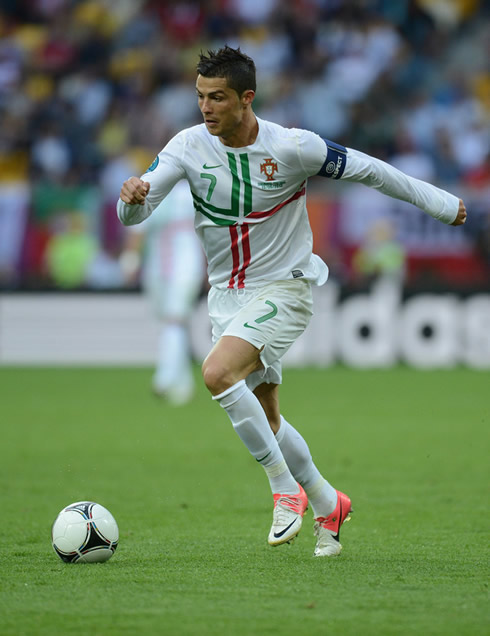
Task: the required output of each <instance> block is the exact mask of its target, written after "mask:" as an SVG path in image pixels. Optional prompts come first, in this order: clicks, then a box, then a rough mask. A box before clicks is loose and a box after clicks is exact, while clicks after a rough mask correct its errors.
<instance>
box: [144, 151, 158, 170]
mask: <svg viewBox="0 0 490 636" xmlns="http://www.w3.org/2000/svg"><path fill="white" fill-rule="evenodd" d="M159 161H160V160H159V159H158V155H157V156H156V157H155V159H153V161H152V162H151V163H150V165H149V166H148V170H147V171H146V172H153V170H155V168H156V167H157V166H158V162H159Z"/></svg>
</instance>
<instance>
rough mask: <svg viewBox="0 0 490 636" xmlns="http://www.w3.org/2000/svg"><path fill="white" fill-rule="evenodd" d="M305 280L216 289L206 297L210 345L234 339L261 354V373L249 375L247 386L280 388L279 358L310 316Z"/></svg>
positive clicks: (309, 293)
mask: <svg viewBox="0 0 490 636" xmlns="http://www.w3.org/2000/svg"><path fill="white" fill-rule="evenodd" d="M312 309H313V300H312V293H311V286H310V283H309V282H308V281H307V280H304V279H302V280H285V281H276V282H273V283H269V284H268V285H265V286H264V287H261V288H259V289H254V290H251V291H249V290H247V289H240V290H235V289H217V288H215V287H212V288H211V290H210V291H209V295H208V310H209V317H210V319H211V325H212V337H213V342H216V341H217V340H219V338H221V336H236V337H238V338H242V339H243V340H246V341H247V342H250V344H252V345H253V346H254V347H256V348H257V349H259V350H260V359H261V361H262V364H263V365H264V369H262V370H260V371H255V372H254V373H251V374H250V375H249V376H248V378H247V385H248V386H249V387H250V388H251V389H254V388H255V387H256V386H258V385H259V384H262V383H263V382H266V383H274V384H281V382H282V365H281V358H282V357H283V355H284V354H285V353H286V352H287V351H288V349H289V348H290V347H291V345H292V344H293V342H295V341H296V340H297V339H298V338H299V336H300V335H301V334H302V333H303V331H304V330H305V329H306V327H307V326H308V323H309V322H310V318H311V316H312V315H313V310H312Z"/></svg>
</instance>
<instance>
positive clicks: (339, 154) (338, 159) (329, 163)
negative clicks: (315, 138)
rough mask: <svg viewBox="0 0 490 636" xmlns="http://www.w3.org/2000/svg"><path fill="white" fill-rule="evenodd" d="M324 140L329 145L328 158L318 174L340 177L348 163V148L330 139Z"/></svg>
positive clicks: (333, 177) (330, 177)
mask: <svg viewBox="0 0 490 636" xmlns="http://www.w3.org/2000/svg"><path fill="white" fill-rule="evenodd" d="M323 141H324V142H325V144H326V145H327V158H326V159H325V162H324V164H323V166H322V167H321V168H320V170H319V171H318V175H319V176H320V177H328V178H329V179H340V178H341V177H342V175H343V174H344V170H345V164H346V163H347V148H346V147H345V146H341V145H340V144H336V143H335V142H333V141H330V140H329V139H324V140H323Z"/></svg>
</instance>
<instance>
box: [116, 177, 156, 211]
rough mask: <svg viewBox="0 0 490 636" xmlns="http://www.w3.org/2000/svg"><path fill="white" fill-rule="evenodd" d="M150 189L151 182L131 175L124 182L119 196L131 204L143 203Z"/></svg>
mask: <svg viewBox="0 0 490 636" xmlns="http://www.w3.org/2000/svg"><path fill="white" fill-rule="evenodd" d="M149 191H150V184H149V183H148V182H147V181H142V180H141V179H140V178H139V177H129V179H128V180H127V181H125V182H124V183H123V185H122V188H121V193H120V194H119V197H120V198H121V201H124V203H128V204H129V205H143V204H144V202H145V199H146V196H147V194H148V192H149Z"/></svg>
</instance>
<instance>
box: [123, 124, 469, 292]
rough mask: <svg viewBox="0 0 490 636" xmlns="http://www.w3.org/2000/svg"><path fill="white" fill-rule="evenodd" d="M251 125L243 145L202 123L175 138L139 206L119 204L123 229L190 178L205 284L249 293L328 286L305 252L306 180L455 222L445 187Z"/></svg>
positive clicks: (309, 135)
mask: <svg viewBox="0 0 490 636" xmlns="http://www.w3.org/2000/svg"><path fill="white" fill-rule="evenodd" d="M257 121H258V124H259V131H258V135H257V139H256V140H255V142H254V143H253V144H251V145H250V146H246V147H243V148H231V147H229V146H225V145H224V144H223V143H222V142H221V141H220V140H219V138H218V137H216V136H213V135H211V134H210V133H209V132H208V131H207V129H206V126H205V125H204V124H200V125H198V126H193V127H192V128H187V129H185V130H183V131H181V132H180V133H178V134H177V135H176V136H175V137H173V139H171V140H170V141H169V143H168V144H167V145H166V146H165V148H163V150H162V151H161V152H160V153H159V155H158V156H157V157H156V158H155V160H154V161H153V163H152V164H151V166H150V167H149V168H148V170H147V172H145V174H144V175H142V177H141V178H142V179H143V180H144V181H147V182H149V183H150V191H149V193H148V195H147V197H146V200H145V203H144V204H143V205H128V204H126V203H124V202H123V201H122V200H119V201H118V204H117V212H118V216H119V219H120V220H121V222H122V223H123V224H125V225H134V224H136V223H140V222H141V221H143V220H144V219H146V218H147V217H148V216H149V215H150V214H151V213H152V211H153V210H154V209H155V208H156V206H157V205H158V204H159V203H160V201H162V199H163V198H164V197H165V196H166V195H167V194H168V193H169V192H170V190H171V189H172V188H173V186H174V185H175V184H176V183H177V182H178V181H179V180H180V179H187V181H188V182H189V185H190V188H191V191H192V196H193V199H194V208H195V220H194V226H195V229H196V232H197V234H198V236H199V238H200V240H201V243H202V245H203V249H204V252H205V255H206V259H207V262H208V278H209V282H210V284H211V285H212V286H215V287H219V288H227V287H228V288H232V289H241V288H245V287H246V288H248V289H251V288H253V287H257V286H261V285H263V284H266V283H267V282H270V281H273V280H287V279H292V278H299V277H304V278H306V279H308V280H310V281H311V282H312V283H314V284H317V285H321V284H323V283H324V282H325V281H326V280H327V277H328V268H327V266H326V264H325V263H324V262H323V261H322V260H321V259H320V258H319V257H318V256H317V255H315V254H313V253H312V244H313V240H312V233H311V228H310V224H309V221H308V214H307V210H306V185H307V180H308V177H312V176H314V175H320V176H324V177H329V178H333V179H346V180H349V181H357V182H361V183H364V184H366V185H367V186H370V187H373V188H376V189H378V190H380V191H381V192H383V193H384V194H387V195H389V196H391V197H394V198H397V199H401V200H403V201H408V202H410V203H413V204H414V205H416V206H417V207H419V208H421V209H422V210H424V211H425V212H427V213H428V214H430V215H431V216H433V217H434V218H436V219H439V220H441V221H443V222H445V223H452V222H453V221H454V220H455V219H456V216H457V213H458V207H459V200H458V198H457V197H455V196H453V195H451V194H449V193H448V192H445V191H444V190H441V189H439V188H436V187H435V186H432V185H430V184H428V183H425V182H423V181H420V180H418V179H414V178H412V177H409V176H407V175H405V174H404V173H402V172H400V171H399V170H397V169H395V168H393V167H392V166H390V165H389V164H387V163H385V162H383V161H380V160H378V159H374V158H373V157H370V156H369V155H366V154H364V153H362V152H359V151H357V150H353V149H351V148H344V147H343V146H339V145H338V144H335V143H333V142H330V141H327V140H324V139H322V138H321V137H319V136H318V135H317V134H315V133H313V132H310V131H307V130H300V129H295V128H283V127H282V126H279V125H277V124H274V123H271V122H268V121H265V120H262V119H257Z"/></svg>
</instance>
